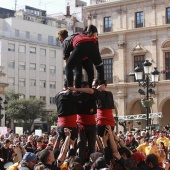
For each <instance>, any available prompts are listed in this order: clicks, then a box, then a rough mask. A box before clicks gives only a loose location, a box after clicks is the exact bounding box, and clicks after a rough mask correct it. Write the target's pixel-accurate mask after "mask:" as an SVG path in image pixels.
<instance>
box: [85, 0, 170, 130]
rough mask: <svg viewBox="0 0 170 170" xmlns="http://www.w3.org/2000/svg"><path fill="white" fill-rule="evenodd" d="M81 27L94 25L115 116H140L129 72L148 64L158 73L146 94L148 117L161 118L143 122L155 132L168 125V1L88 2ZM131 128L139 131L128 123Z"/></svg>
mask: <svg viewBox="0 0 170 170" xmlns="http://www.w3.org/2000/svg"><path fill="white" fill-rule="evenodd" d="M83 12H84V14H83V15H84V16H85V18H84V23H85V24H86V25H87V24H94V25H96V26H97V28H98V32H99V37H98V38H99V47H100V53H101V56H102V59H103V62H104V68H105V78H106V79H107V80H108V83H109V84H108V89H109V90H111V91H112V93H113V95H114V99H115V110H114V111H113V114H114V115H115V116H116V115H117V116H127V115H139V114H146V109H145V108H144V107H143V106H142V105H141V102H140V100H141V96H140V94H139V93H138V90H139V89H143V88H142V87H139V85H138V83H137V82H136V81H135V79H134V77H131V76H129V73H132V72H134V68H135V67H136V66H137V65H141V66H142V63H143V62H144V61H145V60H149V61H150V62H151V63H152V66H153V67H157V69H158V70H159V71H160V72H163V73H165V74H160V77H159V82H158V83H157V85H156V87H155V88H154V90H155V94H152V97H153V98H154V102H155V104H153V106H152V107H151V108H150V110H149V112H150V113H159V112H162V115H163V117H162V118H156V117H155V118H153V119H149V124H156V125H157V126H158V125H159V128H160V127H163V126H165V125H167V124H168V123H169V122H170V116H169V114H170V113H169V112H170V111H169V110H170V88H169V86H170V81H169V80H170V72H169V71H170V1H169V0H161V1H160V0H138V1H136V0H91V4H90V6H87V7H84V11H83ZM129 121H130V122H131V124H132V125H133V127H136V128H145V126H146V123H145V122H146V120H140V121H141V123H142V124H141V125H138V124H137V123H136V121H135V119H134V120H133V119H132V120H129Z"/></svg>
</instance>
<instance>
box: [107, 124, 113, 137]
mask: <svg viewBox="0 0 170 170" xmlns="http://www.w3.org/2000/svg"><path fill="white" fill-rule="evenodd" d="M106 131H107V132H108V134H109V135H112V129H111V126H109V125H107V126H106Z"/></svg>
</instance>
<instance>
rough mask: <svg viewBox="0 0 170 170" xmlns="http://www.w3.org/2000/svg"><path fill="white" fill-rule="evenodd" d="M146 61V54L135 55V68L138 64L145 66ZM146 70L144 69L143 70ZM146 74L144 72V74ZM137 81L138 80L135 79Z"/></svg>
mask: <svg viewBox="0 0 170 170" xmlns="http://www.w3.org/2000/svg"><path fill="white" fill-rule="evenodd" d="M144 62H145V56H144V55H138V56H134V69H135V68H136V67H137V66H140V67H141V68H143V63H144ZM143 71H144V70H143ZM143 76H144V74H143ZM135 81H136V80H135Z"/></svg>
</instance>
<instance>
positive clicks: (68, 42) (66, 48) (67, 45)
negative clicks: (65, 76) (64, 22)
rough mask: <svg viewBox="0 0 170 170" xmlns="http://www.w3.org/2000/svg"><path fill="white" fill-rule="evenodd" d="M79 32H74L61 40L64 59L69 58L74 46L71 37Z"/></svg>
mask: <svg viewBox="0 0 170 170" xmlns="http://www.w3.org/2000/svg"><path fill="white" fill-rule="evenodd" d="M78 34H80V33H74V34H72V35H70V36H68V37H67V38H66V39H65V40H64V41H63V45H62V46H63V55H64V58H63V59H64V60H66V59H67V58H69V56H70V53H71V52H72V51H73V50H74V47H73V44H72V41H73V38H74V37H75V36H76V35H78Z"/></svg>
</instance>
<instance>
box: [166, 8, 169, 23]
mask: <svg viewBox="0 0 170 170" xmlns="http://www.w3.org/2000/svg"><path fill="white" fill-rule="evenodd" d="M166 23H167V24H170V8H166Z"/></svg>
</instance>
